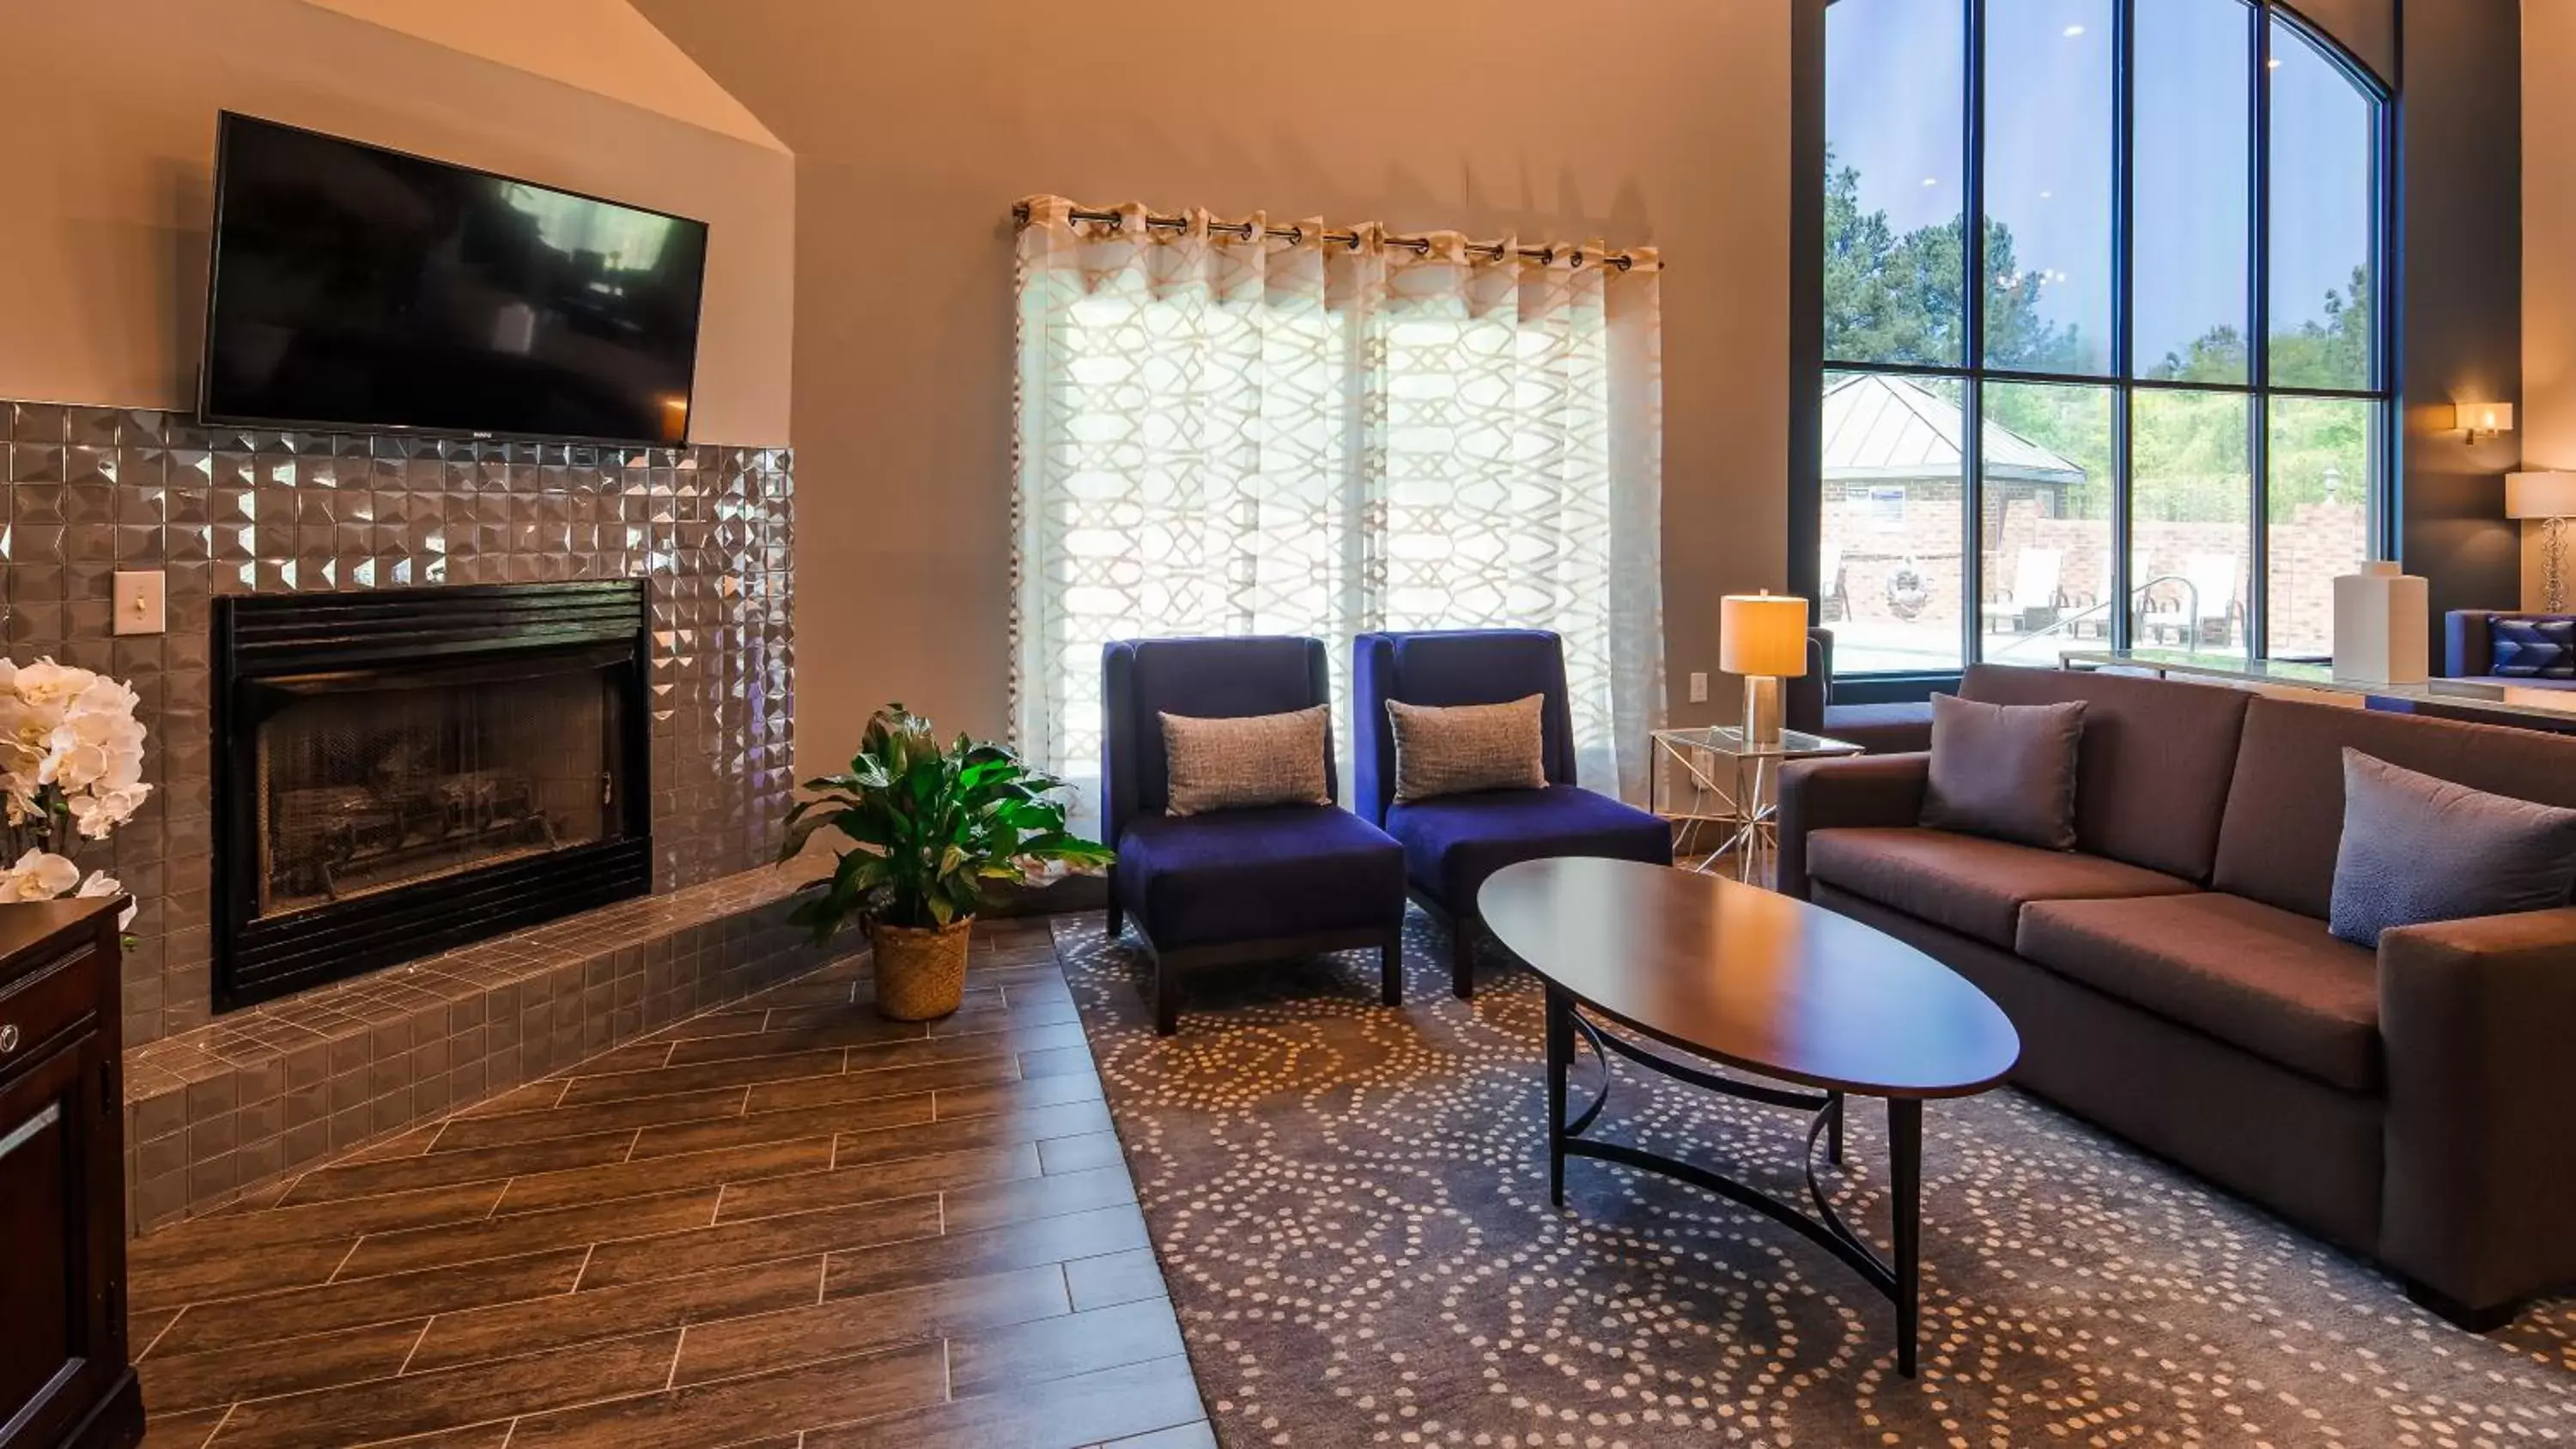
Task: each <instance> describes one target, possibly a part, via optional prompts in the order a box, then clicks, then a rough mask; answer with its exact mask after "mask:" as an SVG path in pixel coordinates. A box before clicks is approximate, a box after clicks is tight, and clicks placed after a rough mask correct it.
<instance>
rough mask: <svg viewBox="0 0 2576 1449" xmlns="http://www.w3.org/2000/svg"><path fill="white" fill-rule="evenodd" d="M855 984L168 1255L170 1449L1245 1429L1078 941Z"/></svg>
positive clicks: (313, 1191) (158, 1366)
mask: <svg viewBox="0 0 2576 1449" xmlns="http://www.w3.org/2000/svg"><path fill="white" fill-rule="evenodd" d="M868 992H869V985H868V982H867V981H866V979H865V977H864V975H863V974H862V970H861V968H859V967H857V966H855V965H852V964H843V965H838V966H832V967H827V968H825V969H824V970H823V971H821V972H818V973H816V974H814V975H811V976H808V977H805V978H803V979H801V980H799V981H795V982H792V983H789V984H787V985H784V986H781V987H779V988H777V989H775V990H773V991H770V992H768V993H767V994H765V995H763V996H760V997H757V998H754V999H752V1000H750V1001H747V1002H744V1003H742V1004H740V1005H739V1006H736V1007H733V1008H730V1009H726V1010H723V1011H718V1012H715V1013H711V1014H709V1015H705V1016H701V1017H698V1018H696V1019H694V1020H691V1021H687V1022H683V1023H681V1024H680V1025H678V1026H676V1027H673V1028H671V1029H670V1030H669V1031H666V1032H663V1033H661V1034H660V1035H658V1036H656V1037H653V1038H651V1039H649V1040H647V1041H644V1042H639V1043H637V1044H634V1045H631V1046H627V1047H622V1048H619V1049H618V1050H617V1051H615V1052H612V1053H609V1054H608V1055H606V1056H604V1057H600V1058H596V1059H594V1060H592V1061H590V1062H587V1063H584V1064H583V1065H581V1066H579V1067H576V1068H574V1069H572V1070H570V1071H568V1072H564V1073H561V1074H559V1075H557V1076H554V1077H550V1078H548V1079H546V1080H545V1081H542V1082H538V1083H534V1084H532V1085H530V1086H526V1087H522V1088H519V1089H517V1090H515V1091H512V1092H509V1093H507V1094H505V1095H503V1096H501V1097H498V1098H495V1099H493V1100H491V1101H488V1102H484V1103H481V1104H479V1105H477V1106H474V1107H471V1108H468V1109H466V1110H465V1111H463V1112H460V1113H458V1114H457V1115H456V1116H454V1117H451V1118H449V1119H447V1120H446V1121H444V1122H441V1123H438V1124H436V1125H434V1126H430V1127H425V1128H422V1129H420V1130H419V1131H416V1132H413V1133H411V1134H409V1135H407V1136H405V1137H402V1138H399V1139H396V1140H394V1141H392V1142H389V1143H385V1144H382V1145H380V1146H377V1147H374V1148H369V1149H365V1150H362V1151H360V1152H358V1153H356V1154H354V1155H352V1156H351V1157H348V1158H345V1159H342V1160H341V1161H338V1162H335V1163H332V1164H331V1165H329V1166H326V1167H322V1168H319V1169H317V1170H315V1171H312V1172H309V1173H306V1174H305V1175H304V1176H302V1177H301V1178H299V1179H296V1180H295V1181H293V1182H290V1183H286V1184H283V1185H281V1186H279V1187H277V1188H274V1189H271V1190H270V1191H268V1192H266V1193H264V1194H262V1195H261V1197H260V1198H259V1199H257V1200H255V1201H253V1202H250V1203H246V1204H243V1205H240V1206H239V1207H237V1208H234V1209H230V1210H227V1211H226V1212H224V1213H222V1214H219V1215H216V1216H213V1217H206V1218H200V1219H197V1220H196V1221H193V1222H189V1223H183V1224H180V1225H178V1226H176V1227H173V1228H170V1229H168V1230H166V1231H164V1232H161V1233H157V1234H155V1235H153V1236H152V1237H150V1238H147V1239H145V1240H143V1241H141V1242H139V1243H137V1244H135V1245H134V1252H133V1297H132V1301H133V1308H132V1330H133V1342H134V1345H135V1349H136V1351H137V1352H138V1353H139V1355H140V1368H141V1371H142V1375H143V1392H144V1402H145V1405H146V1407H147V1409H148V1410H149V1413H150V1424H151V1427H150V1433H149V1436H148V1438H147V1439H146V1444H147V1445H148V1446H150V1449H204V1446H214V1449H266V1446H288V1445H356V1444H378V1443H401V1444H404V1445H411V1446H419V1449H432V1446H435V1449H500V1446H510V1449H569V1446H594V1445H596V1446H612V1445H613V1446H628V1449H665V1446H667V1449H683V1446H701V1445H707V1446H712V1445H729V1444H746V1445H759V1446H762V1449H788V1446H799V1449H861V1446H873V1445H905V1446H927V1449H936V1446H952V1445H955V1446H964V1445H974V1446H984V1445H995V1446H1003V1445H1007V1446H1012V1449H1079V1446H1085V1445H1093V1444H1109V1443H1114V1444H1117V1445H1119V1446H1120V1449H1205V1446H1211V1445H1213V1444H1214V1443H1215V1440H1214V1438H1213V1436H1212V1435H1211V1434H1210V1432H1209V1430H1208V1426H1207V1422H1206V1411H1205V1409H1204V1407H1203V1406H1202V1404H1201V1402H1200V1399H1199V1394H1198V1390H1197V1388H1196V1386H1195V1385H1194V1384H1193V1383H1192V1381H1191V1378H1190V1372H1189V1366H1188V1363H1187V1362H1186V1361H1185V1360H1184V1359H1183V1357H1182V1354H1181V1337H1180V1330H1179V1326H1178V1324H1177V1323H1176V1322H1175V1321H1174V1319H1173V1316H1172V1307H1171V1304H1170V1302H1169V1300H1168V1299H1167V1298H1166V1297H1165V1296H1164V1289H1163V1279H1162V1274H1161V1271H1160V1269H1159V1268H1158V1267H1157V1266H1156V1265H1155V1262H1154V1257H1153V1253H1152V1251H1151V1249H1149V1248H1148V1247H1147V1245H1146V1236H1145V1222H1144V1219H1143V1217H1142V1215H1141V1214H1140V1213H1139V1212H1138V1210H1137V1207H1136V1195H1135V1189H1134V1187H1133V1185H1132V1184H1131V1182H1130V1181H1129V1179H1128V1175H1127V1168H1126V1165H1125V1162H1124V1160H1123V1158H1122V1157H1121V1154H1120V1152H1119V1148H1118V1142H1117V1139H1116V1138H1115V1137H1114V1136H1113V1135H1111V1132H1110V1125H1109V1113H1108V1109H1107V1108H1106V1107H1105V1106H1104V1105H1103V1104H1102V1102H1101V1091H1100V1080H1099V1077H1098V1075H1097V1073H1096V1072H1095V1071H1094V1070H1093V1066H1092V1061H1091V1052H1090V1048H1089V1047H1088V1046H1086V1045H1085V1044H1084V1041H1083V1035H1082V1027H1081V1024H1080V1022H1079V1020H1078V1019H1077V1018H1076V1016H1075V1014H1074V1008H1073V1004H1072V1000H1071V997H1070V995H1069V994H1068V992H1067V990H1066V988H1065V982H1064V976H1063V973H1062V971H1061V970H1060V969H1059V968H1058V966H1057V964H1056V957H1055V953H1054V949H1053V947H1052V946H1051V944H1050V943H1049V941H1048V938H1047V932H1046V928H1045V924H1044V922H1042V921H1035V922H1028V923H1009V922H999V923H987V924H985V925H982V926H979V927H978V928H977V932H976V947H975V956H974V958H973V964H972V967H971V969H970V971H969V974H968V981H967V1003H966V1007H965V1009H964V1010H962V1011H960V1012H959V1013H958V1014H957V1015H955V1016H953V1017H950V1018H949V1019H947V1020H945V1021H940V1022H934V1023H931V1024H929V1025H927V1026H919V1025H902V1024H897V1023H894V1022H888V1021H884V1020H882V1019H880V1018H879V1017H877V1015H876V1014H875V1012H874V1010H873V1008H872V1007H870V1006H869V1005H867V1004H866V1003H867V1001H868Z"/></svg>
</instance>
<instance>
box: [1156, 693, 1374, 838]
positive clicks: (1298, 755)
mask: <svg viewBox="0 0 2576 1449" xmlns="http://www.w3.org/2000/svg"><path fill="white" fill-rule="evenodd" d="M1331 725H1332V710H1331V708H1330V707H1329V706H1326V705H1320V704H1319V705H1316V706H1314V707H1313V708H1311V709H1299V710H1291V711H1289V712H1288V713H1286V714H1254V715H1242V716H1238V717H1236V718H1233V719H1193V718H1191V717H1190V716H1188V715H1180V714H1167V715H1164V716H1163V772H1164V779H1165V782H1166V786H1165V788H1166V794H1167V796H1168V798H1167V799H1166V800H1165V802H1164V805H1163V808H1164V810H1165V811H1166V812H1168V813H1170V814H1173V815H1204V814H1206V813H1207V812H1208V811H1211V810H1240V809H1244V808H1246V807H1248V806H1253V805H1330V804H1332V803H1333V791H1332V786H1331V784H1330V781H1329V778H1328V777H1327V776H1326V774H1325V772H1324V757H1325V755H1326V754H1327V753H1329V750H1330V746H1329V744H1328V742H1327V739H1326V731H1328V730H1329V729H1330V728H1331Z"/></svg>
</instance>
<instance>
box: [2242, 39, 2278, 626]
mask: <svg viewBox="0 0 2576 1449" xmlns="http://www.w3.org/2000/svg"><path fill="white" fill-rule="evenodd" d="M2251 9H2252V11H2253V25H2254V77H2253V87H2254V92H2253V103H2254V114H2253V118H2252V119H2253V123H2254V124H2253V125H2252V126H2251V127H2250V128H2249V129H2250V130H2251V131H2252V133H2253V137H2254V154H2253V157H2252V164H2251V165H2250V166H2249V167H2248V168H2247V172H2246V174H2247V175H2248V176H2249V177H2250V178H2251V185H2252V187H2253V191H2254V194H2253V195H2252V196H2251V197H2249V198H2248V202H2249V204H2248V205H2247V207H2246V209H2245V211H2246V215H2247V216H2249V217H2251V218H2253V225H2252V228H2251V229H2252V232H2253V235H2252V237H2251V238H2250V240H2251V242H2252V244H2253V249H2254V271H2253V293H2254V295H2253V304H2254V306H2253V310H2254V317H2253V335H2252V336H2251V337H2248V338H2247V339H2246V352H2245V361H2246V367H2247V369H2248V372H2247V377H2248V379H2249V380H2250V381H2251V382H2252V383H2253V384H2254V396H2253V399H2252V400H2251V403H2250V405H2249V406H2248V407H2247V409H2246V425H2245V432H2246V438H2245V463H2246V475H2247V476H2246V482H2245V486H2246V487H2247V489H2249V490H2250V493H2251V496H2250V497H2249V498H2248V499H2247V500H2246V501H2247V508H2246V513H2245V516H2246V517H2247V518H2248V519H2249V520H2251V522H2250V524H2249V525H2248V527H2247V530H2246V534H2247V536H2246V540H2245V547H2246V555H2245V556H2246V561H2247V562H2246V569H2245V649H2246V652H2247V653H2248V654H2250V655H2252V656H2253V657H2255V658H2257V659H2262V658H2268V657H2269V656H2270V654H2271V647H2270V640H2269V638H2268V634H2269V632H2270V628H2271V608H2270V605H2271V589H2272V549H2271V540H2272V498H2271V495H2272V490H2271V487H2270V486H2269V485H2270V482H2271V477H2270V475H2271V442H2272V427H2271V415H2272V408H2271V401H2270V397H2269V390H2270V388H2271V386H2272V5H2271V0H2257V3H2256V4H2255V5H2253V6H2252V7H2251Z"/></svg>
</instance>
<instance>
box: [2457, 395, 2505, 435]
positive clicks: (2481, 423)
mask: <svg viewBox="0 0 2576 1449" xmlns="http://www.w3.org/2000/svg"><path fill="white" fill-rule="evenodd" d="M2451 426H2452V427H2454V428H2457V429H2459V430H2460V431H2461V432H2464V433H2510V432H2512V431H2513V404H2511V403H2496V402H2479V403H2467V402H2464V403H2453V404H2451Z"/></svg>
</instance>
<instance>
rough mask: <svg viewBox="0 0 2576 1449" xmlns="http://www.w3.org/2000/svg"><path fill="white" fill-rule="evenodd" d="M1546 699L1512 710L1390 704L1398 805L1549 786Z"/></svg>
mask: <svg viewBox="0 0 2576 1449" xmlns="http://www.w3.org/2000/svg"><path fill="white" fill-rule="evenodd" d="M1546 703H1547V697H1546V696H1545V695H1538V694H1533V695H1529V696H1527V697H1525V698H1522V699H1516V700H1513V701H1512V702H1511V703H1509V704H1453V705H1446V706H1441V705H1428V704H1406V703H1405V702H1404V701H1402V700H1400V699H1390V700H1388V701H1387V702H1386V717H1387V722H1388V723H1389V724H1391V725H1393V726H1394V728H1395V798H1396V799H1398V800H1429V799H1432V798H1434V797H1435V796H1440V795H1464V794H1468V793H1469V792H1471V791H1476V790H1539V789H1544V788H1546V786H1547V759H1546V735H1545V733H1544V727H1543V726H1542V725H1541V723H1540V719H1539V711H1540V710H1541V709H1543V708H1545V707H1546Z"/></svg>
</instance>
